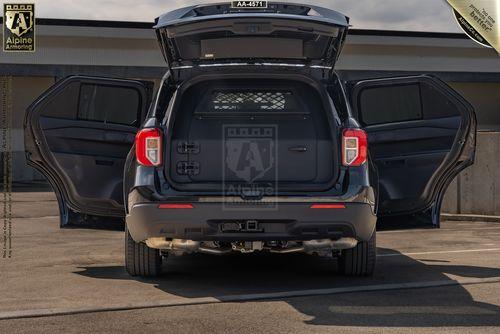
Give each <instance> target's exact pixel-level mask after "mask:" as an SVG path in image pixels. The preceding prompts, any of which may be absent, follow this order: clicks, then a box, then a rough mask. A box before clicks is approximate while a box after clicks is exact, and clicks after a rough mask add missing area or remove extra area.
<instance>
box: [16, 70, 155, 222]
mask: <svg viewBox="0 0 500 334" xmlns="http://www.w3.org/2000/svg"><path fill="white" fill-rule="evenodd" d="M151 91H152V83H149V82H142V81H137V80H122V79H110V78H98V77H85V76H72V77H68V78H65V79H63V80H61V81H59V82H58V83H56V84H55V85H54V86H53V87H51V88H50V89H49V90H48V91H46V92H45V93H44V94H42V95H41V96H40V97H39V98H38V99H37V100H36V101H35V102H34V103H33V104H32V105H31V106H30V107H29V108H28V110H27V113H26V119H25V147H26V155H27V160H28V163H29V164H30V165H32V166H34V167H35V168H37V169H38V170H39V171H40V172H41V173H42V174H44V175H45V177H46V178H47V179H48V180H49V182H50V183H51V185H52V187H53V188H54V191H55V192H56V195H57V197H58V200H59V206H60V211H61V225H65V224H66V223H67V222H68V219H69V218H68V217H69V213H70V210H71V211H72V212H76V213H82V214H87V215H97V216H107V217H122V216H124V208H123V169H124V163H125V159H126V157H127V154H128V153H129V151H130V149H131V147H132V145H133V143H134V138H135V134H136V132H137V130H138V128H139V127H140V125H141V123H142V121H143V119H144V117H145V114H146V112H147V107H148V106H149V103H150V100H151ZM69 209H70V210H69Z"/></svg>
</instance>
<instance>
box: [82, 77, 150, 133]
mask: <svg viewBox="0 0 500 334" xmlns="http://www.w3.org/2000/svg"><path fill="white" fill-rule="evenodd" d="M140 112H141V96H140V93H139V91H138V90H136V89H134V88H130V87H117V86H105V85H96V84H82V85H81V88H80V101H79V106H78V119H81V120H87V121H98V122H104V123H114V124H123V125H130V126H138V123H139V119H140Z"/></svg>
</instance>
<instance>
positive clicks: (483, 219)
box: [441, 213, 500, 223]
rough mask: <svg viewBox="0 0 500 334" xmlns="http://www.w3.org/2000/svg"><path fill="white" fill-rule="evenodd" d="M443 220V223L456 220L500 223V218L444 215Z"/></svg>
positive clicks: (442, 215)
mask: <svg viewBox="0 0 500 334" xmlns="http://www.w3.org/2000/svg"><path fill="white" fill-rule="evenodd" d="M441 220H443V221H451V220H455V221H473V222H488V223H500V216H487V215H473V214H456V213H442V214H441Z"/></svg>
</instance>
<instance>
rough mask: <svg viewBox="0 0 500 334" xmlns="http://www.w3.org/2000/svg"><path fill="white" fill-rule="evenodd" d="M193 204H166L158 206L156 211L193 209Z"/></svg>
mask: <svg viewBox="0 0 500 334" xmlns="http://www.w3.org/2000/svg"><path fill="white" fill-rule="evenodd" d="M193 208H194V207H193V204H189V203H168V204H160V205H158V209H193Z"/></svg>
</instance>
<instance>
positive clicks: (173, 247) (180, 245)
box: [146, 238, 231, 255]
mask: <svg viewBox="0 0 500 334" xmlns="http://www.w3.org/2000/svg"><path fill="white" fill-rule="evenodd" d="M146 245H148V247H150V248H155V249H161V250H170V251H178V252H183V253H196V252H199V253H205V254H215V255H221V254H226V253H230V252H231V249H230V248H227V249H222V248H221V249H219V248H209V247H202V246H200V242H199V241H194V240H186V239H172V240H166V239H165V238H149V239H146Z"/></svg>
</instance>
